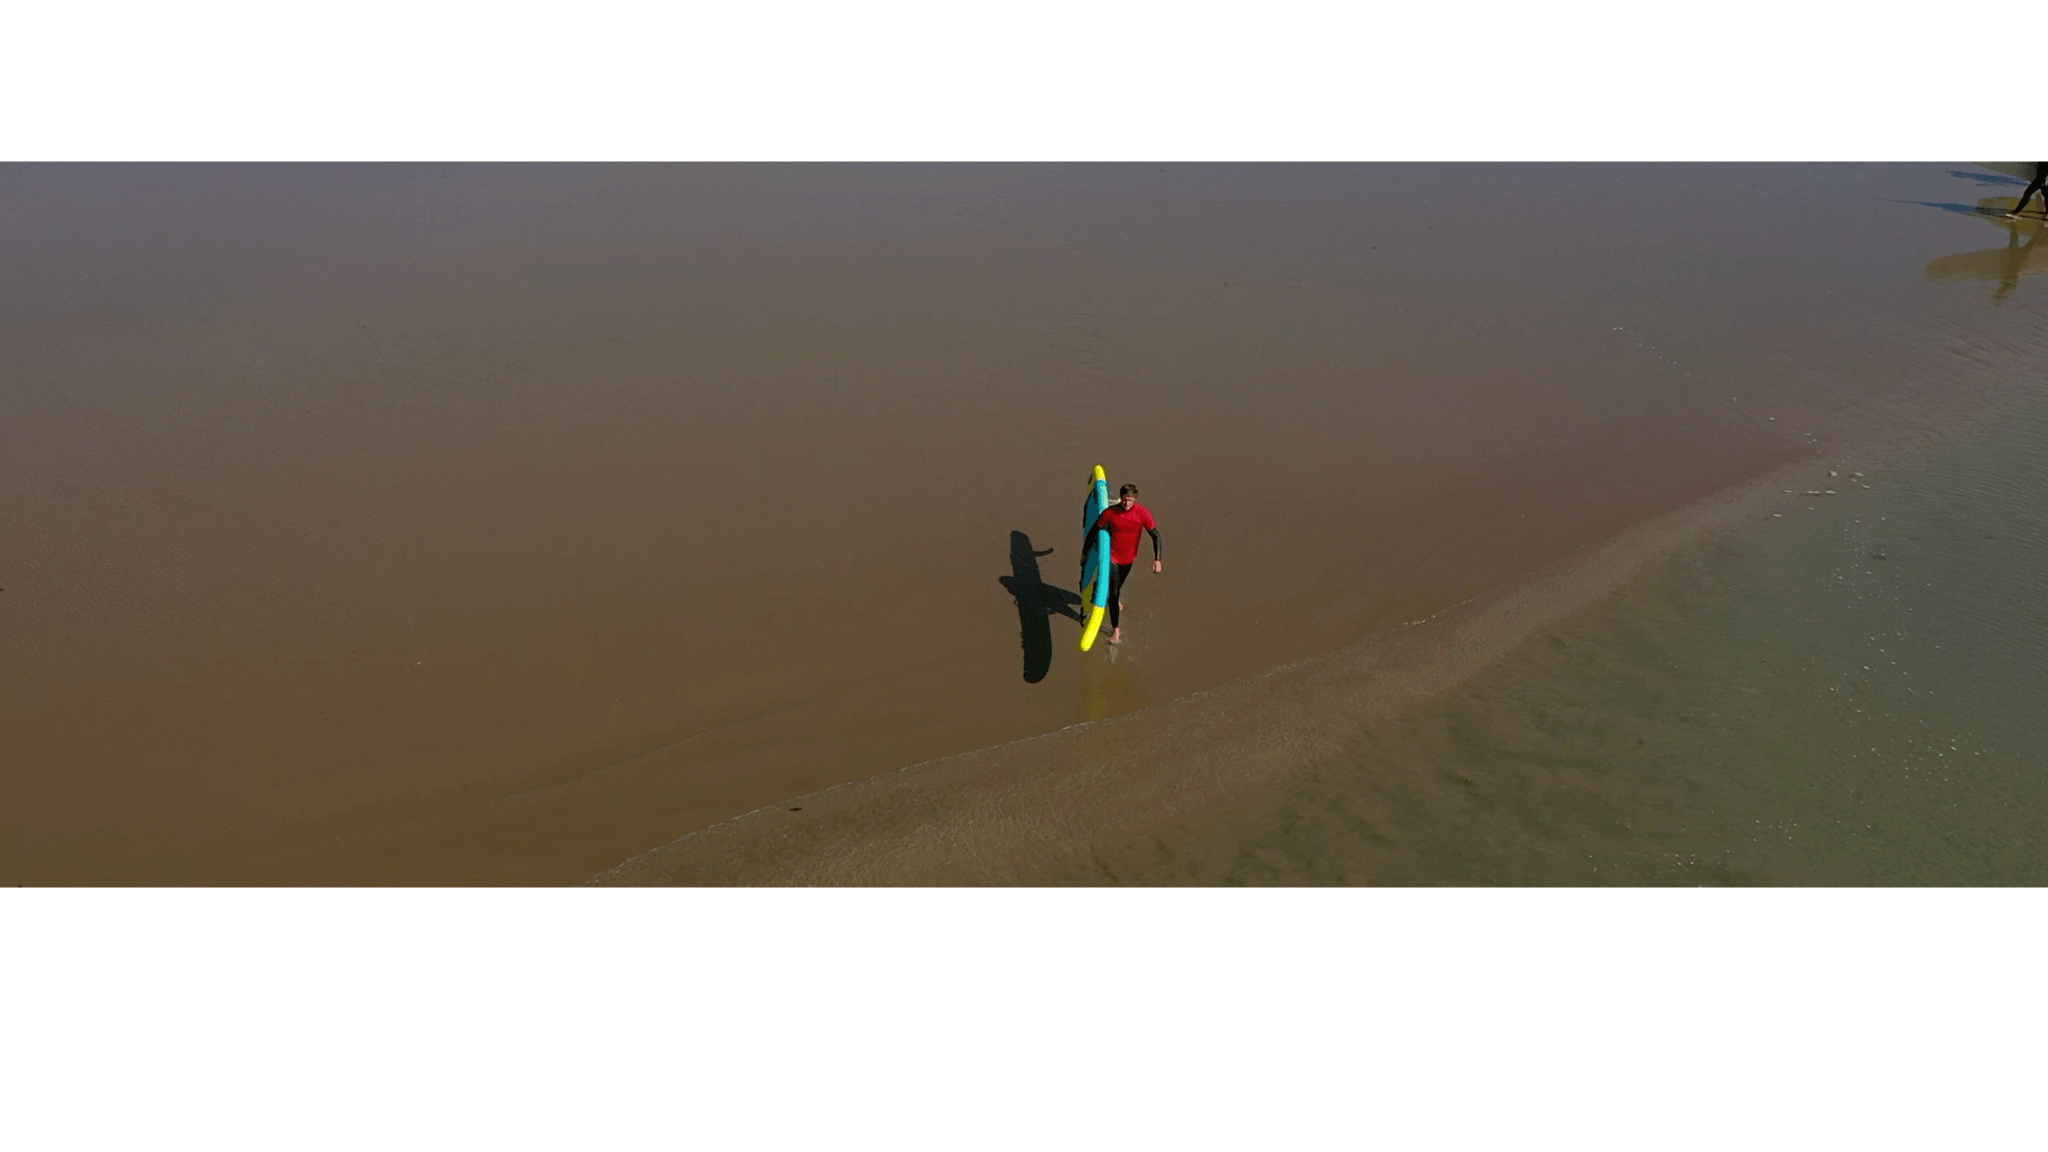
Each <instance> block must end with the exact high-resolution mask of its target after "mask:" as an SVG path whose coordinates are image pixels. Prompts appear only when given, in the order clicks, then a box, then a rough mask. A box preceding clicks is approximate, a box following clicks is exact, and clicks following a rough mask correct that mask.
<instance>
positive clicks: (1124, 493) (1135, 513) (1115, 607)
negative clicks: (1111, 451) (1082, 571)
mask: <svg viewBox="0 0 2048 1152" xmlns="http://www.w3.org/2000/svg"><path fill="white" fill-rule="evenodd" d="M1097 528H1107V529H1109V564H1110V568H1109V642H1110V643H1111V644H1121V643H1123V642H1124V630H1123V628H1122V627H1121V626H1120V625H1119V623H1118V615H1119V614H1120V612H1121V610H1122V609H1123V602H1122V600H1121V599H1119V597H1121V596H1122V595H1123V591H1124V577H1126V576H1129V575H1130V574H1131V565H1133V564H1135V563H1137V562H1138V533H1139V532H1140V531H1141V530H1142V531H1145V532H1150V533H1151V534H1152V570H1153V571H1154V572H1164V571H1165V570H1166V568H1165V566H1164V564H1163V562H1162V561H1161V560H1160V547H1159V525H1157V524H1155V523H1153V522H1152V513H1151V512H1149V511H1147V510H1146V508H1145V506H1144V505H1143V504H1140V503H1138V486H1137V485H1136V484H1126V485H1124V486H1123V487H1122V488H1119V489H1118V490H1117V501H1116V503H1114V504H1111V505H1110V506H1109V507H1107V508H1104V509H1103V510H1102V515H1100V516H1097V517H1096V518H1095V523H1093V524H1091V525H1089V526H1088V531H1089V533H1091V534H1092V533H1093V532H1094V531H1095V530H1096V529H1097ZM1082 551H1083V552H1085V551H1087V543H1086V541H1085V539H1084V541H1083V543H1082Z"/></svg>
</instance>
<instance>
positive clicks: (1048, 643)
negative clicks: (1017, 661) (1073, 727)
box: [997, 532, 1081, 684]
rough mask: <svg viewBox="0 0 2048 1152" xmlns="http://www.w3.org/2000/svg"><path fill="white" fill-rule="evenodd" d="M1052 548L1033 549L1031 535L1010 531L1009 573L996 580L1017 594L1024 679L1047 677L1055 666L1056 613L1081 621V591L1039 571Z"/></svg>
mask: <svg viewBox="0 0 2048 1152" xmlns="http://www.w3.org/2000/svg"><path fill="white" fill-rule="evenodd" d="M1052 552H1053V550H1052V549H1050V548H1047V549H1046V550H1045V551H1043V552H1034V551H1032V550H1031V537H1029V536H1026V535H1025V534H1024V533H1022V532H1012V533H1010V574H1009V575H1008V576H1001V577H998V578H997V582H998V583H1000V584H1001V585H1002V586H1003V587H1005V588H1008V589H1009V590H1010V595H1012V596H1014V597H1016V598H1017V630H1018V632H1019V633H1020V634H1021V637H1022V639H1023V642H1024V682H1025V683H1026V684H1036V683H1038V682H1039V681H1040V680H1043V679H1045V674H1046V672H1047V671H1048V670H1049V669H1051V668H1052V622H1051V617H1052V616H1053V614H1054V613H1058V614H1059V615H1061V616H1065V617H1068V618H1069V619H1072V620H1075V621H1079V620H1080V619H1081V614H1080V613H1079V612H1078V611H1076V610H1075V608H1074V606H1075V605H1077V604H1079V603H1080V602H1081V597H1080V595H1079V594H1078V593H1074V592H1069V591H1067V590H1066V589H1065V588H1056V587H1054V586H1053V585H1051V584H1047V583H1046V582H1045V581H1044V580H1042V579H1040V578H1039V575H1038V558H1039V557H1040V556H1050V555H1052Z"/></svg>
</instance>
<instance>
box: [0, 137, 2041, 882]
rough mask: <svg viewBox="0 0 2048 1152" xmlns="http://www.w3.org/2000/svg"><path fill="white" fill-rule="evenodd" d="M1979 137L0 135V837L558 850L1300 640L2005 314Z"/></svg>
mask: <svg viewBox="0 0 2048 1152" xmlns="http://www.w3.org/2000/svg"><path fill="white" fill-rule="evenodd" d="M2001 180H2003V178H1996V177H1986V176H1983V175H1982V174H1977V175H1972V174H1971V173H1969V172H1965V171H1960V170H1956V169H1953V168H1952V166H1943V165H1872V166H1837V165H1826V166H1798V165H1695V166H1676V165H1669V166H1667V165H1608V166H1602V165H1509V166H1459V165H1435V166H1408V165H1314V166H1288V165H1168V166H1151V165H1100V166H1039V165H983V166H974V165H965V166H957V165H941V166H925V165H896V166H889V165H791V166H721V165H650V166H606V165H564V166H548V165H518V166H495V165H457V166H412V165H400V166H390V165H341V166H333V165H329V166H322V165H307V166H300V165H262V166H236V165H217V166H216V165H207V166H177V165H162V166H149V165H135V166H82V167H65V166H58V167H36V166H30V167H25V168H18V169H8V170H5V171H0V264H4V266H5V267H7V268H8V269H9V275H8V276H6V277H4V278H0V363H4V364H5V365H6V369H7V376H6V380H5V382H4V386H0V493H4V495H0V542H4V551H0V882H17V883H22V882H26V883H66V882H119V883H136V882H279V881H283V882H319V881H342V882H394V881H395V882H439V883H489V882H511V883H518V882H528V883H534V882H564V881H573V880H577V879H581V878H583V877H585V876H587V875H589V874H591V873H592V872H594V871H596V870H598V869H601V868H604V867H606V866H608V865H610V864H613V863H616V862H617V861H619V860H622V859H624V858H626V857H629V856H631V855H633V854H634V853H636V852H640V851H641V850H643V849H645V848H647V847H649V846H652V845H656V844H660V843H664V842H666V841H668V840H670V839H672V838H673V837H675V836H677V835H679V834H681V833H683V832H687V831H689V830H691V829H695V828H703V827H705V826H707V825H709V824H711V823H713V822H715V821H719V820H723V819H727V818H730V817H732V816H734V815H736V814H739V813H743V812H746V811H748V810H750V809H753V808H755V807H757V806H760V805H762V804H768V803H772V802H774V801H776V800H778V799H781V798H785V797H789V796H794V795H799V794H803V793H806V792H809V791H812V790H815V789H818V788H822V787H827V786H830V785H835V784H841V783H845V782H849V781H857V780H862V779H867V778H870V777H873V776H875V775H876V774H878V773H885V772H889V771H891V770H893V769H897V768H901V767H902V766H903V765H906V764H911V763H918V762H922V761H926V760H929V759H931V758H934V757H945V756H949V755H955V754H959V753H963V752H966V751H969V750H973V749H978V748H985V747H990V746H997V745H1001V744H1004V743H1005V742H1009V741H1015V740H1019V739H1025V738H1030V737H1033V736H1036V735H1039V734H1043V733H1047V732H1052V731H1056V730H1058V729H1061V728H1063V727H1065V726H1067V725H1071V724H1073V723H1076V722H1082V721H1109V720H1113V719H1114V718H1117V717H1129V716H1133V715H1142V714H1144V710H1148V709H1151V708H1153V707H1155V706H1159V705H1162V704H1167V703H1170V702H1173V701H1176V700H1184V699H1187V698H1188V697H1189V696H1190V694H1193V693H1198V692H1204V691H1208V690H1212V689H1216V688H1218V687H1219V686H1223V685H1227V684H1230V683H1232V682H1234V681H1236V680H1238V679H1240V678H1243V677H1246V676H1250V675H1255V674H1258V673H1260V672H1261V671H1262V670H1266V669H1271V668H1274V667H1276V666H1280V665H1285V664H1288V663H1289V662H1293V661H1300V660H1303V659H1306V658H1311V657H1315V656H1318V655H1320V654H1326V653H1329V652H1331V651H1333V650H1336V649H1339V648H1341V647H1343V646H1345V645H1347V644H1352V643H1355V642H1357V641H1360V640H1361V639H1364V638H1366V637H1370V636H1373V635H1376V634H1378V633H1379V632H1381V631H1383V630H1385V629H1388V628H1390V627H1397V626H1399V625H1400V624H1402V622H1404V621H1407V620H1411V619H1416V618H1419V617H1425V616H1428V615H1430V614H1432V613H1435V612H1438V611H1440V610H1442V609H1443V608H1444V607H1446V606H1448V605H1451V604H1454V603H1456V602H1459V601H1461V600H1464V599H1466V598H1468V597H1472V596H1474V595H1477V594H1480V593H1483V592H1485V591H1487V590H1488V589H1491V588H1495V587H1498V586H1500V585H1501V584H1502V583H1504V582H1507V581H1512V580H1514V579H1516V578H1518V577H1520V576H1522V575H1523V574H1525V573H1527V572H1529V571H1531V570H1532V569H1536V568H1538V567H1540V566H1542V565H1545V564H1549V563H1552V562H1554V561H1556V560H1558V559H1559V558H1561V557H1564V556H1567V555H1570V554H1572V553H1573V552H1574V551H1575V550H1577V549H1579V548H1582V547H1584V546H1586V545H1588V544H1590V543H1593V542H1595V541H1598V540H1601V539H1603V538H1608V537H1610V536H1612V535H1613V534H1614V533H1616V532H1618V531H1621V530H1623V529H1626V528H1627V527H1629V526H1630V525H1632V524H1635V523H1638V522H1640V521H1642V520H1643V519H1644V518H1645V517H1649V516H1653V515H1656V514H1658V513H1662V512H1666V511H1669V510H1671V509H1673V508H1677V507H1680V506H1683V505H1685V504H1687V503H1688V502H1690V501H1693V500H1695V499H1697V498H1699V497H1701V496H1703V495H1706V494H1708V493H1711V492H1713V491H1715V490H1716V489H1717V488H1720V487H1722V486H1724V485H1727V484H1730V483H1734V482H1736V481H1738V480H1740V479H1741V478H1742V477H1745V476H1752V475H1755V474H1758V473H1760V472H1762V471H1765V470H1767V469H1770V468H1773V467H1776V466H1779V465H1781V464H1783V463H1785V462H1786V461H1789V460H1796V459H1800V458H1802V457H1806V456H1810V455H1812V454H1815V453H1823V452H1826V451H1828V450H1830V445H1837V444H1849V443H1856V442H1861V440H1862V439H1864V438H1867V437H1869V436H1871V435H1875V434H1880V433H1884V434H1888V433H1891V432H1896V431H1898V430H1900V429H1910V428H1920V427H1936V426H1940V425H1941V424H1942V423H1943V422H1944V421H1946V420H1947V419H1949V418H1950V417H1951V416H1952V415H1953V414H1954V413H1955V412H1956V411H1961V410H1964V409H1967V408H1968V407H1969V406H1971V405H1973V404H1976V403H1978V402H1980V401H1981V399H1982V398H1983V397H1984V396H1986V395H1989V394H1991V393H1992V392H1993V391H1995V389H1996V387H1997V386H1998V385H1999V383H2000V381H2002V380H2004V379H2006V377H2007V376H2008V375H2009V373H2008V371H2007V366H2008V365H2009V364H2010V363H2011V362H2013V361H2015V360H2017V361H2020V362H2026V361H2028V360H2029V359H2030V358H2031V359H2032V361H2033V362H2039V360H2040V358H2041V352H2042V347H2041V342H2040V339H2039V333H2038V332H2036V331H2034V330H2033V329H2032V328H2031V327H2029V326H2028V325H2027V323H2026V321H2027V320H2028V319H2029V317H2030V316H2032V315H2035V314H2037V311H2036V310H2037V309H2038V306H2039V305H2038V301H2036V300H2035V299H2034V296H2033V295H2032V294H2031V293H2032V292H2033V290H2034V289H2035V288H2037V287H2038V286H2039V283H2040V282H2039V281H2028V280H2026V279H2025V278H2024V277H2023V275H2021V273H2022V272H2024V270H2025V269H2024V268H2023V267H2020V265H2016V264H2015V261H2021V262H2022V264H2023V262H2024V259H2025V258H2024V257H2023V256H2015V255H2009V254H2007V253H2008V252H2009V251H2014V250H2017V249H2019V248H2022V247H2024V244H2023V243H2022V240H2021V239H2014V238H2015V237H2017V236H2018V233H2017V232H2013V231H2011V230H2009V229H2007V228H2006V226H2005V225H2001V224H1997V223H1995V222H1992V221H1990V220H1989V219H1988V218H1986V217H1984V216H1983V215H1982V214H1981V213H1979V212H1977V210H1976V207H1975V205H1976V201H1977V200H1978V199H1980V198H1981V197H1982V196H1984V195H1987V194H1991V193H1996V192H1999V191H2000V190H2005V191H2006V192H2007V194H2010V191H2011V186H2012V182H2011V181H2005V182H2004V183H2001V182H2000V181H2001ZM2002 240H2010V241H2011V242H2010V243H2007V244H2006V245H2005V246H2004V247H1998V245H1999V244H2000V242H2001V241H2002ZM1959 256H1960V257H1965V258H1964V259H1956V257H1959ZM2016 267H2020V272H2015V271H2014V269H2015V268H2016ZM1986 277H1989V279H1986ZM1095 463H1103V464H1105V465H1106V466H1108V467H1109V469H1110V472H1111V478H1112V482H1113V483H1120V482H1122V481H1124V480H1126V479H1130V480H1135V481H1137V482H1139V483H1140V484H1141V485H1143V486H1144V489H1145V500H1146V502H1147V504H1148V506H1150V507H1151V508H1152V509H1153V510H1154V511H1155V513H1157V514H1158V515H1159V516H1160V521H1161V526H1162V529H1163V530H1164V533H1165V536H1166V539H1167V541H1168V549H1169V551H1168V571H1167V573H1166V574H1165V575H1164V576H1163V577H1154V576H1153V575H1152V574H1151V573H1149V572H1145V571H1140V572H1139V573H1138V574H1137V576H1136V578H1135V579H1134V581H1133V584H1132V587H1131V589H1130V594H1129V595H1128V596H1127V597H1126V602H1127V604H1128V606H1129V608H1130V610H1131V624H1130V634H1131V637H1132V640H1131V642H1130V643H1129V644H1127V645H1125V646H1124V647H1123V648H1121V649H1118V650H1116V651H1114V652H1105V651H1101V650H1098V651H1097V652H1096V653H1092V654H1090V656H1089V657H1088V658H1086V659H1083V658H1082V657H1081V656H1080V655H1079V654H1078V653H1077V652H1075V651H1074V648H1073V644H1072V640H1073V633H1072V628H1071V622H1069V621H1066V620H1064V619H1058V618H1056V619H1054V620H1053V621H1052V623H1053V624H1054V625H1055V626H1056V627H1055V629H1054V630H1053V631H1052V633H1051V634H1050V637H1049V641H1048V642H1047V643H1041V642H1040V638H1039V636H1038V634H1037V633H1036V631H1035V630H1034V628H1033V627H1032V625H1033V621H1031V620H1030V619H1029V616H1028V612H1026V611H1025V610H1024V609H1023V608H1020V606H1019V605H1018V603H1017V599H1016V595H1015V579H1016V577H1017V569H1016V567H1015V565H1014V564H1013V562H1012V559H1011V557H1012V555H1013V550H1014V547H1015V542H1016V540H1017V538H1018V537H1019V536H1021V537H1022V538H1023V539H1024V540H1025V541H1027V542H1028V543H1029V544H1030V545H1031V546H1032V549H1033V550H1041V549H1044V548H1047V547H1052V548H1057V549H1061V551H1058V552H1055V553H1054V554H1053V555H1051V556H1049V557H1047V558H1045V560H1044V561H1043V563H1044V566H1045V567H1044V571H1045V572H1046V573H1047V575H1046V579H1048V580H1052V581H1055V582H1059V581H1061V580H1063V579H1064V576H1063V575H1062V574H1063V573H1065V572H1067V571H1069V570H1070V565H1071V548H1072V543H1073V541H1072V540H1071V537H1072V536H1073V535H1074V524H1073V520H1074V518H1075V514H1076V508H1077V506H1078V499H1079V492H1080V485H1081V479H1082V477H1084V476H1085V475H1086V472H1087V469H1088V467H1089V466H1090V465H1092V464H1095ZM1006 578H1008V579H1011V580H1012V581H1013V583H1011V584H1005V583H1004V582H1003V581H1004V580H1005V579H1006ZM1254 719H1255V717H1251V716H1243V717H1237V718H1236V720H1237V721H1239V723H1237V724H1236V727H1238V728H1240V729H1243V730H1247V731H1248V730H1251V729H1252V728H1253V727H1254V725H1253V724H1252V721H1253V720H1254Z"/></svg>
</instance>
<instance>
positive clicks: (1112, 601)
mask: <svg viewBox="0 0 2048 1152" xmlns="http://www.w3.org/2000/svg"><path fill="white" fill-rule="evenodd" d="M1131 563H1133V564H1135V563H1137V561H1135V560H1134V561H1132V562H1131ZM1130 574H1131V565H1130V564H1111V565H1110V566H1109V627H1110V629H1111V630H1112V631H1114V630H1115V629H1117V628H1119V627H1121V625H1119V624H1118V623H1117V622H1116V618H1117V608H1118V607H1119V605H1118V604H1117V598H1118V597H1120V596H1122V595H1123V594H1124V577H1126V576H1129V575H1130Z"/></svg>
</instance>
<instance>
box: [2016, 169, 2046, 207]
mask: <svg viewBox="0 0 2048 1152" xmlns="http://www.w3.org/2000/svg"><path fill="white" fill-rule="evenodd" d="M2044 184H2048V164H2036V165H2034V180H2033V183H2031V184H2028V185H2027V190H2026V191H2025V192H2022V193H2020V202H2019V203H2018V204H2015V205H2013V209H2012V210H2013V211H2015V212H2018V211H2020V210H2021V209H2023V208H2025V207H2026V206H2027V201H2029V200H2032V199H2033V198H2034V193H2036V192H2039V191H2040V190H2041V187H2042V185H2044ZM2041 207H2042V208H2043V209H2044V210H2048V196H2044V197H2042V198H2041Z"/></svg>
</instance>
